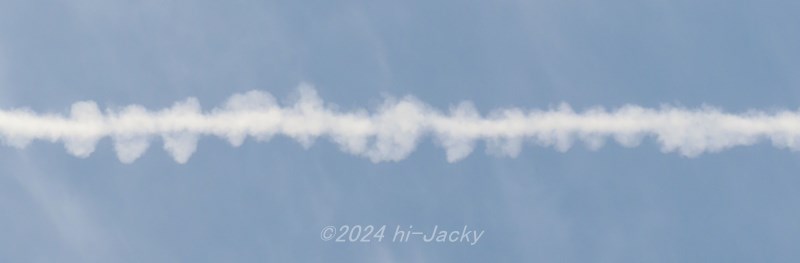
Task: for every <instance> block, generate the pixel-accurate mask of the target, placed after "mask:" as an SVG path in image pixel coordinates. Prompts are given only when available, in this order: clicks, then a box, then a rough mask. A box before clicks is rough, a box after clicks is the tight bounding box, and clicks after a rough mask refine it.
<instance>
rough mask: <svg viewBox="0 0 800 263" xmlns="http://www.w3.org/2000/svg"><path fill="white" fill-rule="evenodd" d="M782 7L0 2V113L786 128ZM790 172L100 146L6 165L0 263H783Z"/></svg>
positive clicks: (627, 159)
mask: <svg viewBox="0 0 800 263" xmlns="http://www.w3.org/2000/svg"><path fill="white" fill-rule="evenodd" d="M799 13H800V2H798V1H722V0H708V1H688V0H685V1H684V0H678V1H656V0H651V1H627V0H612V1H571V0H566V1H565V0H549V1H402V2H400V1H337V2H331V1H275V2H265V1H235V0H234V1H155V0H150V1H103V0H94V1H93V0H79V1H13V0H1V1H0V106H2V107H3V108H12V107H29V108H31V109H34V110H36V111H40V112H66V111H67V110H68V108H69V106H70V105H71V103H73V102H75V101H78V100H87V99H91V100H95V101H97V102H98V103H100V105H101V107H118V106H124V105H128V104H131V103H137V104H141V105H145V106H147V107H148V108H152V109H158V108H162V107H167V106H169V105H170V104H171V103H172V102H173V101H175V100H181V99H184V98H186V97H189V96H194V97H197V98H199V100H200V102H201V103H202V104H203V106H204V108H205V109H210V108H212V107H213V106H216V105H218V104H219V103H221V102H222V101H224V100H225V99H226V98H227V97H228V96H230V95H231V94H233V93H236V92H242V91H246V90H251V89H260V90H265V91H269V92H271V93H273V94H274V95H276V96H277V97H279V98H287V97H290V96H291V95H292V92H293V90H294V89H295V87H296V86H297V84H299V83H300V82H302V81H306V82H310V83H312V84H314V85H315V86H316V87H317V89H318V91H319V93H320V95H321V96H322V97H323V98H324V99H325V100H326V101H329V102H332V103H336V104H338V105H340V106H341V107H342V108H343V109H355V108H361V107H366V108H374V107H375V106H376V105H378V104H379V103H380V102H381V100H382V98H383V96H384V95H387V94H388V95H394V96H402V95H408V94H411V95H414V96H416V97H417V98H419V99H420V100H423V101H426V102H427V103H429V104H431V105H433V106H435V107H438V108H441V109H446V108H447V107H448V106H450V105H453V104H456V103H458V102H459V101H462V100H471V101H473V102H475V104H476V106H477V107H478V108H479V109H480V110H482V111H483V112H486V111H488V110H490V109H493V108H497V107H506V106H520V107H527V108H546V107H549V106H551V105H554V104H556V103H559V102H562V101H563V102H568V103H570V104H572V105H573V106H574V107H576V108H578V109H582V108H586V107H590V106H593V105H604V106H606V107H617V106H621V105H623V104H626V103H633V104H639V105H643V106H648V107H656V106H658V105H660V104H661V103H671V104H679V105H684V106H688V107H697V106H701V105H702V104H704V103H705V104H710V105H716V106H719V107H722V108H723V109H725V110H728V111H733V112H740V111H744V110H746V109H749V108H759V109H766V110H769V109H780V108H790V109H796V108H797V107H798V103H799V102H800V48H798V47H800V29H799V28H798V25H800V15H798V14H799ZM799 157H800V155H798V154H797V153H792V152H789V151H787V150H781V149H775V148H772V147H771V146H770V145H768V144H766V143H762V144H759V145H756V146H753V147H743V148H735V149H732V150H728V151H724V152H721V153H716V154H710V155H703V156H700V157H697V158H685V157H681V156H679V155H677V154H674V153H671V154H663V153H661V152H660V151H659V148H658V146H657V145H655V144H654V143H653V142H652V141H646V142H644V143H643V145H642V146H640V147H638V148H634V149H627V148H622V147H620V146H618V145H616V144H613V143H612V144H609V145H607V146H606V147H604V148H602V149H600V150H599V151H590V150H587V149H586V147H584V146H583V145H580V144H579V145H576V146H574V147H573V148H572V149H571V150H569V151H568V152H566V153H559V152H557V151H555V150H553V149H550V148H541V147H537V146H530V145H529V146H526V147H525V148H524V149H523V151H522V153H521V154H520V156H518V157H517V158H513V159H512V158H498V157H494V156H491V155H487V154H484V153H483V148H482V147H480V148H479V149H477V150H476V152H474V153H473V154H472V155H470V156H469V157H468V158H466V159H464V160H462V161H460V162H458V163H454V164H450V163H447V162H446V161H445V155H444V152H443V151H442V150H441V149H440V148H438V147H437V146H435V145H434V144H433V143H431V142H430V140H425V141H423V142H422V143H421V144H420V145H419V147H418V149H417V150H416V151H415V152H414V153H413V154H412V155H411V156H410V157H409V158H407V159H406V160H403V161H401V162H397V163H379V164H374V163H371V162H369V161H368V160H367V159H363V158H358V157H354V156H350V155H347V154H344V153H341V152H339V150H338V149H337V147H336V146H335V145H333V144H331V143H329V142H327V141H325V140H318V141H317V142H316V143H315V144H314V146H313V147H311V148H310V149H308V150H305V149H303V148H302V147H301V146H300V144H298V143H297V142H295V141H292V140H289V139H286V138H280V137H279V138H275V139H273V140H272V141H271V142H269V143H255V142H254V141H252V140H248V141H247V142H245V144H244V145H243V146H241V147H240V148H232V147H230V146H229V145H228V144H227V143H226V142H224V141H222V140H219V139H217V138H203V139H201V141H200V143H199V146H198V151H197V152H196V153H195V154H194V156H192V158H191V159H190V160H189V163H187V164H185V165H180V164H177V163H175V162H174V161H173V160H172V159H171V157H170V156H168V155H167V154H166V153H165V152H164V151H163V150H162V149H161V143H160V142H155V143H154V144H153V145H151V148H150V149H149V150H148V152H147V153H145V155H144V156H143V157H142V158H141V159H139V160H137V161H136V162H135V163H133V164H130V165H125V164H121V163H120V162H119V161H117V159H116V157H115V155H114V152H113V150H112V147H111V143H110V141H109V140H107V139H106V140H103V141H101V143H100V144H99V145H98V148H97V150H96V151H95V153H94V154H93V155H92V156H90V157H89V158H87V159H79V158H76V157H73V156H71V155H69V154H67V153H66V152H65V151H64V149H63V146H62V145H61V144H50V143H43V142H36V143H34V144H32V145H30V146H29V147H28V148H26V149H24V150H18V149H14V148H10V147H0V211H2V212H0V261H2V262H174V261H184V262H409V261H416V262H447V261H449V262H797V261H798V260H800V250H799V249H797V244H800V191H798V186H800V176H798V171H800V161H799V160H798V159H799ZM341 224H374V225H383V224H386V225H389V226H390V227H391V226H395V225H398V224H400V225H414V226H415V227H432V226H433V225H440V226H447V227H451V226H452V227H454V228H460V227H461V226H463V225H465V224H466V225H469V226H470V227H475V228H479V229H483V230H485V231H486V233H485V235H484V236H483V238H482V239H481V241H480V242H479V243H478V244H477V245H475V246H468V245H464V244H427V243H423V242H409V243H404V244H396V243H391V242H386V241H384V242H382V243H368V244H360V243H359V244H340V243H331V242H324V241H322V240H320V238H319V232H320V230H321V229H322V227H324V226H326V225H341Z"/></svg>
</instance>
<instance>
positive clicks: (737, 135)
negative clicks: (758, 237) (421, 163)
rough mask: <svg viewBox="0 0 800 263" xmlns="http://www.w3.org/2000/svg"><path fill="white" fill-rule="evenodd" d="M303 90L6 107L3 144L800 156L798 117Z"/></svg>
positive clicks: (375, 157) (89, 148) (135, 151)
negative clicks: (487, 103) (343, 99)
mask: <svg viewBox="0 0 800 263" xmlns="http://www.w3.org/2000/svg"><path fill="white" fill-rule="evenodd" d="M299 93H300V96H299V99H297V100H296V101H295V102H294V103H292V104H291V105H283V106H282V105H280V104H279V103H277V102H276V100H275V98H274V97H272V95H270V94H269V93H266V92H260V91H250V92H247V93H243V94H236V95H233V96H232V97H231V98H229V99H228V100H227V102H225V103H224V104H223V105H222V106H220V107H217V108H214V109H212V110H210V111H205V112H204V111H202V110H201V108H200V104H199V102H198V101H197V99H195V98H189V99H186V100H184V101H180V102H177V103H175V104H174V105H173V106H172V107H170V108H166V109H162V110H159V111H149V110H147V109H145V108H144V107H142V106H138V105H130V106H127V107H124V108H121V109H107V110H106V111H105V112H102V111H101V110H100V109H99V108H98V106H97V104H96V103H95V102H92V101H82V102H77V103H75V104H73V105H72V109H71V112H70V114H69V115H68V116H64V115H60V114H39V113H35V112H32V111H30V110H26V109H9V110H0V138H2V141H3V143H5V144H7V145H11V146H14V147H18V148H23V147H25V146H26V145H27V144H28V143H29V142H31V141H33V140H44V141H51V142H63V143H64V145H65V147H66V149H67V151H68V152H69V153H71V154H73V155H75V156H78V157H87V156H89V155H90V154H91V153H92V152H93V151H94V149H95V145H96V144H97V141H99V140H100V139H103V138H106V137H108V138H111V140H112V141H113V143H114V149H115V150H116V153H117V157H118V158H119V160H120V161H122V162H123V163H131V162H133V161H135V160H136V159H137V158H139V157H140V156H141V155H142V154H143V153H144V152H145V151H146V150H147V148H148V147H149V145H150V141H151V140H153V139H154V138H156V137H160V138H161V140H162V141H163V143H164V149H165V150H166V151H167V152H169V153H170V154H171V155H172V157H173V158H174V159H175V161H176V162H178V163H185V162H187V161H188V160H189V157H191V155H192V153H194V151H195V149H196V148H197V140H198V138H199V137H200V136H206V135H214V136H217V137H220V138H224V139H226V140H227V141H228V142H230V144H231V145H233V146H239V145H241V144H242V143H243V142H244V140H245V139H246V138H247V137H251V138H254V139H255V140H256V141H267V140H269V139H270V138H272V137H273V136H274V135H284V136H288V137H291V138H293V139H295V140H297V141H299V142H300V143H301V144H302V145H304V146H305V147H309V146H310V145H311V144H312V143H313V141H314V140H315V139H316V138H318V137H326V138H328V139H329V140H331V141H332V142H334V143H336V144H337V145H338V146H339V147H340V148H341V150H342V151H344V152H347V153H351V154H355V155H359V156H364V157H367V158H369V159H370V160H371V161H373V162H381V161H399V160H402V159H404V158H405V157H407V156H408V155H409V154H410V153H411V152H412V151H413V150H414V148H415V147H416V145H417V143H418V142H419V141H420V140H421V138H424V137H431V138H432V139H433V141H434V142H435V143H437V144H438V145H440V146H441V147H442V148H444V150H445V152H446V156H447V160H448V161H449V162H456V161H458V160H461V159H463V158H464V157H466V156H468V155H469V154H470V153H471V152H472V151H473V149H474V148H475V144H476V143H477V142H478V141H483V142H485V144H486V147H487V151H488V152H490V153H496V154H499V155H506V156H512V157H514V156H516V155H517V154H518V153H519V152H520V150H521V148H522V146H523V144H525V143H532V144H538V145H542V146H552V147H555V148H556V149H557V150H560V151H566V150H567V149H569V148H570V147H571V146H572V144H573V143H574V142H575V141H583V142H585V143H586V144H587V145H588V146H589V147H590V148H593V149H597V148H599V147H601V146H602V145H603V143H604V142H605V141H606V140H607V139H612V140H614V141H617V142H618V143H620V144H621V145H623V146H626V147H634V146H637V145H638V144H639V143H640V141H641V140H642V139H643V138H645V137H652V138H653V139H654V140H655V141H657V142H658V144H660V146H661V150H662V151H663V152H678V153H680V154H682V155H685V156H688V157H692V156H696V155H698V154H701V153H704V152H717V151H721V150H724V149H727V148H730V147H734V146H740V145H752V144H754V143H757V142H760V141H763V140H769V141H771V142H772V144H773V145H774V146H776V147H778V148H789V149H790V150H792V151H797V150H800V112H798V111H778V112H771V113H767V112H763V111H755V110H751V111H747V112H745V113H741V114H731V113H725V112H723V111H721V110H719V109H716V108H712V107H701V108H698V109H686V108H680V107H671V106H662V107H660V108H656V109H653V108H643V107H639V106H635V105H627V106H623V107H621V108H617V109H614V110H610V111H609V110H605V109H603V108H600V107H597V108H593V109H590V110H586V111H582V112H575V111H574V110H572V109H571V108H570V107H569V106H568V105H567V104H561V105H560V106H558V107H556V108H551V109H548V110H536V109H533V110H525V109H520V108H505V109H498V110H494V111H492V112H490V113H489V114H487V115H485V116H484V115H481V114H480V113H479V112H478V111H477V110H476V109H475V107H474V106H473V105H472V104H471V103H470V102H462V103H460V104H458V105H456V106H453V107H451V108H450V109H449V112H447V113H443V112H441V111H439V110H437V109H435V108H433V107H430V106H428V105H426V104H424V103H422V102H420V101H419V100H417V99H415V98H413V97H410V96H407V97H404V98H401V99H391V98H390V99H386V101H384V102H383V104H382V105H381V106H379V107H378V108H377V109H375V110H374V111H372V112H369V111H366V110H354V111H347V112H345V111H339V110H337V109H336V107H335V106H332V105H326V104H325V103H324V102H323V101H322V99H320V98H319V96H318V95H317V93H316V91H315V90H314V89H313V87H311V86H310V85H308V84H301V85H300V87H299Z"/></svg>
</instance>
